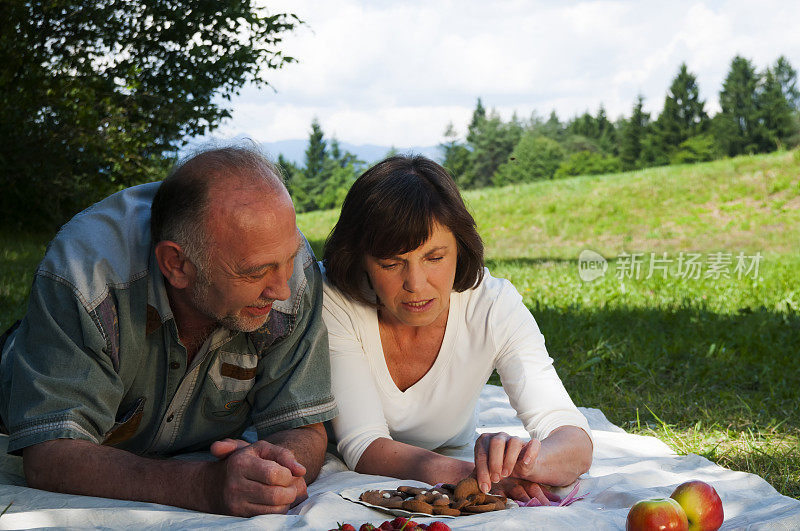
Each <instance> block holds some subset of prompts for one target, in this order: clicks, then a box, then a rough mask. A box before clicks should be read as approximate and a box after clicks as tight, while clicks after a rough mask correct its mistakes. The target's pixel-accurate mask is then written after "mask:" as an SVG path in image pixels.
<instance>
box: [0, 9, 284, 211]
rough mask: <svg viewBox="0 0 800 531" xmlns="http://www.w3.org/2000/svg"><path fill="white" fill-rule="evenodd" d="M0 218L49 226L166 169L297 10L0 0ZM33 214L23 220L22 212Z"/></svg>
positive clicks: (269, 63) (258, 70) (258, 65)
mask: <svg viewBox="0 0 800 531" xmlns="http://www.w3.org/2000/svg"><path fill="white" fill-rule="evenodd" d="M0 17H2V20H3V29H2V30H0V138H2V142H0V165H2V167H3V170H2V171H3V172H4V173H5V176H4V181H6V183H4V186H3V190H4V193H3V195H2V199H0V212H2V214H0V216H4V218H2V219H0V221H5V222H6V223H7V222H9V221H13V220H14V219H19V216H20V209H21V205H25V210H26V212H25V213H26V216H25V217H26V222H25V224H30V223H37V222H38V223H39V224H41V225H48V224H53V223H58V222H61V221H63V220H64V219H65V218H67V217H69V216H70V215H71V214H73V213H74V212H76V211H77V210H79V209H81V208H83V207H84V206H86V204H88V203H90V202H92V201H94V200H96V199H98V198H100V197H102V196H104V195H106V194H108V193H110V192H113V191H116V190H118V189H121V188H123V187H125V186H130V185H132V184H136V183H140V182H145V181H150V180H154V179H159V178H163V176H164V171H165V169H166V167H167V166H169V165H170V163H171V160H170V156H171V155H172V154H174V153H175V151H176V149H177V147H178V145H179V144H180V142H181V141H182V139H183V138H186V137H191V136H198V135H202V134H204V133H206V132H207V131H209V130H210V129H213V128H214V127H216V126H217V125H219V123H220V122H221V120H223V119H224V118H226V117H228V116H229V115H230V111H229V110H228V109H226V108H225V107H224V106H221V105H220V104H219V100H220V97H221V98H222V99H223V100H224V99H230V97H231V96H232V95H234V94H236V93H237V92H238V91H239V90H240V88H241V87H242V86H243V85H244V84H246V83H249V82H252V83H255V84H257V85H264V84H266V83H267V81H266V78H265V75H266V72H267V71H268V70H269V69H274V68H280V67H281V66H283V65H284V64H285V63H287V62H289V61H292V58H291V57H286V56H284V55H283V54H282V53H281V52H280V50H279V49H278V46H279V43H280V42H281V37H282V35H283V34H284V33H285V32H287V31H289V30H291V29H292V28H293V27H294V26H295V25H296V24H297V23H298V22H299V21H298V20H297V18H296V17H294V16H293V15H286V14H271V13H268V12H266V11H265V10H263V9H259V8H256V7H254V6H253V3H252V2H249V1H237V2H190V1H186V0H170V1H164V2H145V1H141V0H131V1H127V2H118V1H113V0H97V1H95V2H78V1H74V0H45V1H41V2H23V1H17V2H3V3H2V4H1V5H0ZM31 211H33V212H35V213H36V215H35V216H33V217H35V219H34V220H32V221H31V220H30V218H31V216H30V212H31Z"/></svg>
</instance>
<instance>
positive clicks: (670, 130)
mask: <svg viewBox="0 0 800 531" xmlns="http://www.w3.org/2000/svg"><path fill="white" fill-rule="evenodd" d="M704 106H705V102H703V101H702V100H700V89H699V87H698V85H697V78H696V77H695V76H694V74H691V73H690V72H689V71H688V70H687V68H686V63H683V64H681V67H680V70H679V71H678V75H677V76H675V79H674V80H673V81H672V85H670V88H669V92H668V93H667V96H666V98H665V99H664V109H663V110H662V111H661V115H660V116H659V117H658V120H657V121H656V128H657V130H658V133H659V134H660V135H661V137H662V141H663V143H664V145H666V146H667V148H668V150H671V149H674V148H677V147H678V146H679V145H680V144H681V142H683V141H685V140H687V139H689V138H690V137H693V136H695V135H699V134H701V133H702V132H704V131H705V130H706V128H707V126H708V114H706V111H705V109H704V108H703V107H704Z"/></svg>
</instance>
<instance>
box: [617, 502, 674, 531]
mask: <svg viewBox="0 0 800 531" xmlns="http://www.w3.org/2000/svg"><path fill="white" fill-rule="evenodd" d="M625 529H626V530H627V531H656V530H658V531H667V530H669V531H686V530H687V529H689V521H688V520H687V519H686V513H685V512H683V508H681V505H680V504H679V503H678V502H676V501H675V500H673V499H672V498H655V499H652V500H642V501H640V502H636V503H635V504H634V506H633V507H631V510H630V512H628V520H627V522H626V523H625Z"/></svg>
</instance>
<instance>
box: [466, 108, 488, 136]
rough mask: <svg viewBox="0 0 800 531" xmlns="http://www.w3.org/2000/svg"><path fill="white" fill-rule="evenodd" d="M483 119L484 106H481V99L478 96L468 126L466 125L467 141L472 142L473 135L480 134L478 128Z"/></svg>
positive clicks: (484, 117)
mask: <svg viewBox="0 0 800 531" xmlns="http://www.w3.org/2000/svg"><path fill="white" fill-rule="evenodd" d="M485 121H486V108H485V107H484V106H483V102H482V101H481V99H480V98H478V101H477V103H476V104H475V110H474V111H472V119H471V120H470V121H469V126H467V142H469V143H472V141H473V138H474V136H475V135H476V134H480V129H481V127H482V126H483V123H484V122H485Z"/></svg>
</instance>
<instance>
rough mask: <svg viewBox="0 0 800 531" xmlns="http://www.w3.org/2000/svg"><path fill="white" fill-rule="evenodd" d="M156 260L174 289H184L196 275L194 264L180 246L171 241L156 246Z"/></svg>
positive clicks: (164, 241)
mask: <svg viewBox="0 0 800 531" xmlns="http://www.w3.org/2000/svg"><path fill="white" fill-rule="evenodd" d="M155 252H156V260H157V261H158V268H159V269H161V274H162V275H164V278H165V279H167V282H169V283H170V285H171V286H172V287H173V288H176V289H184V288H186V287H187V286H188V285H189V282H190V280H191V279H192V278H194V275H195V273H196V269H195V267H194V264H192V262H191V261H190V260H189V259H188V258H187V257H186V254H185V253H184V252H183V249H182V248H181V246H180V245H178V244H177V243H175V242H171V241H169V240H162V241H160V242H158V243H157V244H156V249H155Z"/></svg>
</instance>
